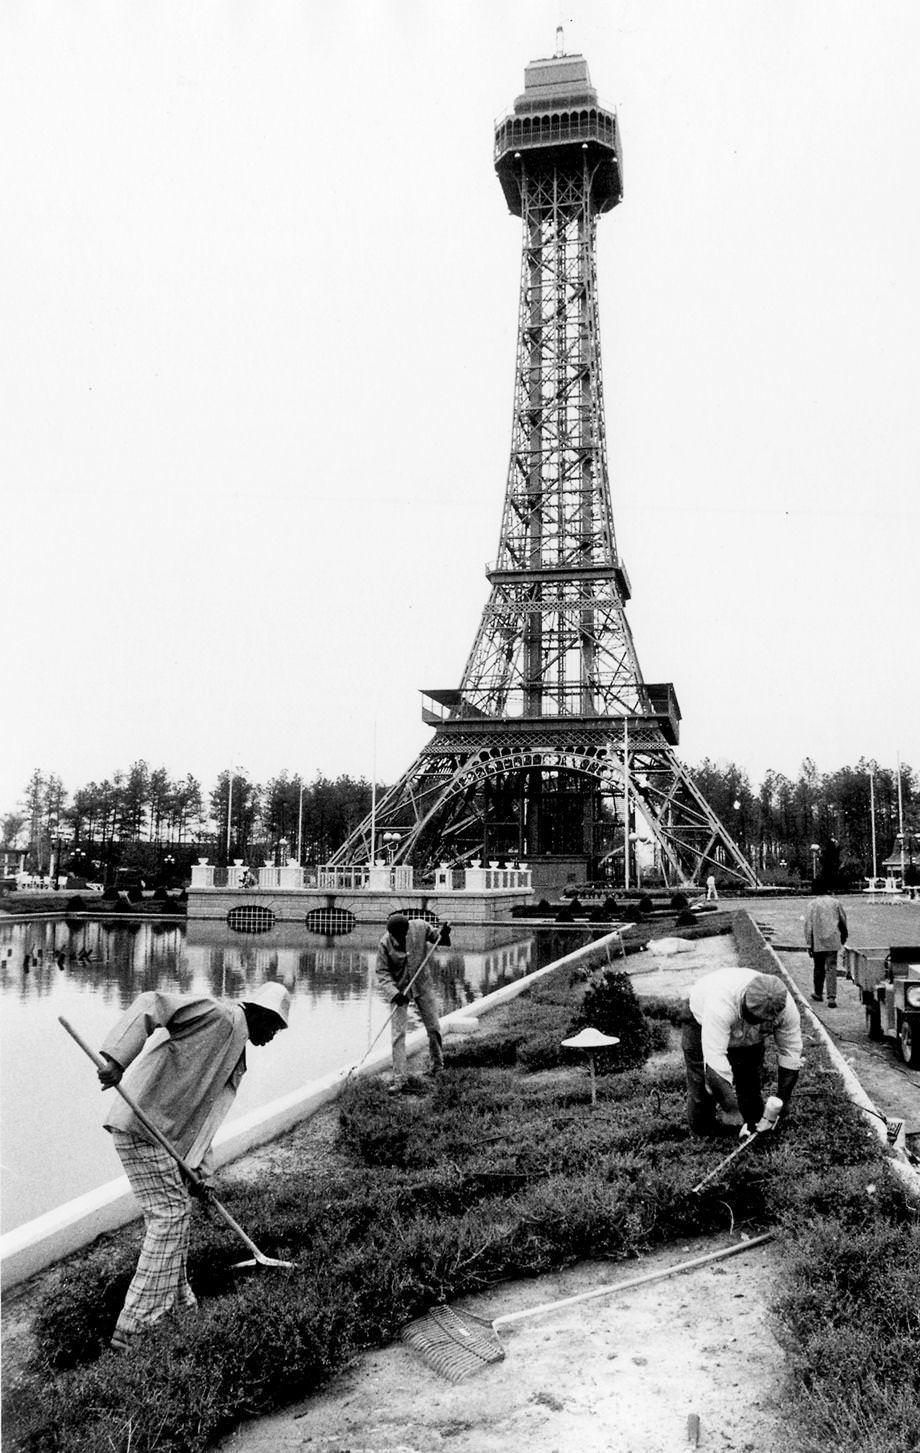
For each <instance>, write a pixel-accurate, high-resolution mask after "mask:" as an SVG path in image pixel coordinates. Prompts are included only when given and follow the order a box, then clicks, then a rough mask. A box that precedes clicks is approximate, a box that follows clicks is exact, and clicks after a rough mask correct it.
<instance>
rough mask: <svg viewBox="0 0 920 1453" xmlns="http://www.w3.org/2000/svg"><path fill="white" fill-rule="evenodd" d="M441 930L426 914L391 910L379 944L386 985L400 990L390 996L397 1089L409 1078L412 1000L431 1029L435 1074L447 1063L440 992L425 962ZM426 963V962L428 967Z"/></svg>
mask: <svg viewBox="0 0 920 1453" xmlns="http://www.w3.org/2000/svg"><path fill="white" fill-rule="evenodd" d="M441 932H442V931H441V930H440V929H438V928H436V927H435V926H434V925H433V924H431V923H429V922H428V921H427V919H425V918H407V916H406V915H405V914H404V913H391V914H390V916H389V918H388V919H387V931H386V933H385V934H384V935H383V937H382V938H381V939H380V942H379V943H378V945H377V973H378V976H379V977H380V979H381V982H382V983H383V985H384V987H385V988H387V989H388V990H389V989H395V990H396V992H395V994H394V995H393V997H392V999H391V1000H390V1003H391V1005H392V1006H393V1017H392V1020H391V1026H392V1042H393V1081H392V1085H391V1089H393V1090H399V1089H401V1088H402V1085H403V1084H404V1083H405V1079H406V1030H407V1028H408V1024H409V1005H410V1004H414V1005H415V1007H416V1009H417V1011H418V1015H419V1018H420V1019H421V1021H422V1023H423V1024H424V1026H425V1029H426V1030H427V1031H428V1053H429V1068H430V1072H431V1074H433V1075H437V1074H438V1073H439V1072H440V1070H441V1069H442V1068H443V1066H444V1054H443V1050H442V1047H441V1025H440V1021H439V1019H438V1004H437V996H436V994H435V989H434V984H433V983H432V979H431V970H430V968H429V967H428V964H427V963H426V962H425V961H426V959H427V958H428V955H429V954H430V951H431V949H432V948H433V947H434V945H435V944H437V943H440V941H441ZM429 962H430V960H429ZM422 964H425V967H424V968H422Z"/></svg>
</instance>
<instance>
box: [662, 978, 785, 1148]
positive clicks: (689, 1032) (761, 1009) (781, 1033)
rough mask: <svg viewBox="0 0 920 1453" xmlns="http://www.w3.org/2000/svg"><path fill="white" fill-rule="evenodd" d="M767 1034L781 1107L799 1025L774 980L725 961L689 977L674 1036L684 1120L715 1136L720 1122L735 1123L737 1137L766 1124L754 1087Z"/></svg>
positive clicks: (758, 1081)
mask: <svg viewBox="0 0 920 1453" xmlns="http://www.w3.org/2000/svg"><path fill="white" fill-rule="evenodd" d="M768 1034H772V1036H773V1040H774V1043H775V1046H776V1058H777V1061H778V1064H779V1071H778V1084H777V1094H778V1096H779V1098H780V1099H781V1100H782V1102H783V1109H784V1110H785V1108H786V1106H787V1105H788V1104H789V1099H790V1096H791V1095H792V1091H793V1089H794V1088H795V1082H796V1080H797V1079H798V1077H799V1069H800V1068H801V1064H802V1027H801V1023H800V1020H799V1011H798V1009H797V1008H796V1006H795V1004H794V1003H793V1000H792V996H791V995H790V994H789V993H788V992H787V990H786V987H785V985H784V984H783V982H782V980H781V979H779V978H778V977H777V976H776V975H775V974H756V973H754V972H753V971H752V970H750V969H735V968H728V969H716V970H715V971H714V972H713V973H711V974H705V975H704V976H703V978H702V979H698V980H697V982H696V983H695V984H694V986H693V988H692V989H691V990H690V997H689V999H688V1001H687V1003H686V1004H685V1006H684V1025H683V1034H682V1041H681V1042H682V1048H683V1052H684V1067H685V1070H686V1077H687V1119H688V1121H689V1123H690V1129H691V1130H692V1131H693V1133H694V1134H695V1135H717V1134H719V1133H720V1131H721V1130H723V1129H724V1128H725V1127H726V1126H736V1125H740V1126H741V1138H742V1139H743V1138H744V1137H745V1136H746V1135H749V1134H753V1132H754V1131H755V1130H759V1131H761V1132H763V1131H765V1130H769V1129H771V1128H772V1125H773V1123H774V1122H773V1121H769V1122H767V1121H766V1120H765V1119H764V1113H763V1112H764V1100H763V1094H762V1090H761V1072H762V1070H763V1061H764V1048H765V1041H766V1037H767V1035H768ZM719 1111H721V1112H722V1117H723V1118H722V1119H721V1120H720V1117H719V1113H718V1112H719ZM780 1118H781V1117H780Z"/></svg>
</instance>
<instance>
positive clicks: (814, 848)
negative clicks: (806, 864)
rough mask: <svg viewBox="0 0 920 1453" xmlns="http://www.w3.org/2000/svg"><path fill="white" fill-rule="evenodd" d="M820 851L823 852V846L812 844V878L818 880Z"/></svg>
mask: <svg viewBox="0 0 920 1453" xmlns="http://www.w3.org/2000/svg"><path fill="white" fill-rule="evenodd" d="M820 851H821V845H820V843H812V845H811V876H812V877H813V878H817V876H818V854H819V853H820Z"/></svg>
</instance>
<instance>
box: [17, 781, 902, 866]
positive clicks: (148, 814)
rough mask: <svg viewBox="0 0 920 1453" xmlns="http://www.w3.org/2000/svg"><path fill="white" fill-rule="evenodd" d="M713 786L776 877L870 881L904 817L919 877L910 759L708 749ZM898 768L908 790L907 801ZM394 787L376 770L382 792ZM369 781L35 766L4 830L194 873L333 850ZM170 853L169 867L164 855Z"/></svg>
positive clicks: (34, 844) (757, 858)
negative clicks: (756, 763) (67, 776)
mask: <svg viewBox="0 0 920 1453" xmlns="http://www.w3.org/2000/svg"><path fill="white" fill-rule="evenodd" d="M692 771H693V777H694V779H695V781H696V783H697V785H698V786H699V788H700V790H701V791H702V793H703V795H704V797H705V798H706V800H707V801H708V803H709V804H710V806H711V807H712V808H713V810H714V811H715V813H716V815H717V816H718V817H719V819H720V821H721V822H722V823H723V825H724V826H725V827H726V828H727V829H728V831H729V832H730V834H731V836H732V837H733V838H734V840H735V842H736V843H737V844H738V846H739V847H740V848H741V850H742V852H744V853H745V855H746V856H747V857H748V859H749V861H750V862H751V863H752V865H753V866H754V868H755V870H756V872H757V874H758V877H759V878H760V879H761V880H762V881H763V882H766V883H790V884H793V883H797V882H803V881H807V880H810V879H811V878H812V877H813V876H815V873H816V872H818V871H821V872H823V873H824V874H826V875H828V876H830V877H832V878H833V879H834V881H836V882H837V883H839V884H845V883H852V884H853V885H854V886H862V883H861V879H862V878H863V877H865V876H867V875H868V874H870V873H871V872H872V871H873V828H874V834H875V859H874V860H875V865H876V867H877V869H878V871H879V872H881V871H882V863H883V862H884V859H885V858H886V857H888V856H889V854H891V853H892V851H895V852H897V851H898V850H899V847H900V843H899V839H898V833H899V831H900V823H901V821H902V820H903V824H904V844H905V863H906V866H907V868H908V873H907V876H908V880H909V881H920V784H918V782H917V780H916V778H915V776H914V774H913V772H912V770H911V768H910V767H909V766H907V765H905V764H902V765H901V768H900V773H899V772H898V770H897V769H896V768H892V767H884V766H880V765H879V764H878V763H877V762H874V761H870V760H867V759H865V758H860V760H859V761H858V762H857V763H856V765H855V767H840V768H838V769H837V770H836V771H834V772H825V773H822V772H819V771H818V769H817V767H816V765H815V763H814V762H813V761H812V760H811V758H808V757H806V759H805V761H804V762H803V763H802V766H801V769H800V771H799V775H798V777H797V778H796V779H795V780H793V779H791V778H789V777H786V776H784V775H783V773H781V772H774V771H768V772H767V773H766V774H765V776H764V778H763V781H762V782H761V783H760V784H759V785H758V786H756V787H755V786H754V785H753V784H752V783H751V780H750V778H749V776H748V774H747V773H746V772H745V771H744V769H743V768H741V767H739V766H737V765H736V764H735V763H733V762H729V763H724V762H712V761H710V760H709V759H708V758H706V759H704V760H703V761H702V762H701V763H700V764H699V765H698V766H697V767H695V768H693V769H692ZM899 781H900V801H899ZM384 790H385V789H384V787H383V786H382V785H381V784H378V787H377V793H378V797H379V796H382V794H383V792H384ZM371 795H372V789H371V784H370V782H368V781H367V780H366V779H365V778H363V777H361V778H355V777H350V776H347V775H343V776H339V777H336V778H334V779H331V778H329V777H325V776H322V775H320V774H317V775H316V776H315V777H314V778H313V779H312V780H311V781H308V780H306V779H304V778H302V777H300V776H299V775H294V776H290V775H289V774H288V773H287V772H281V773H280V774H279V775H278V776H276V777H273V778H271V779H270V780H269V781H268V782H266V783H264V784H261V783H258V782H254V781H253V780H252V779H251V778H250V777H249V776H248V774H247V773H246V772H245V771H242V770H241V771H234V772H233V773H232V774H231V773H230V772H229V771H224V772H222V773H221V774H220V775H219V777H218V778H217V781H216V782H215V784H214V786H213V787H212V788H211V790H210V791H209V792H206V791H205V790H204V789H203V788H202V786H201V784H200V782H198V780H197V779H196V778H195V777H193V776H191V774H189V775H187V776H185V777H182V778H178V779H174V778H171V777H170V776H169V774H168V773H167V771H166V769H165V768H163V767H156V768H151V767H149V766H148V764H147V763H146V762H144V761H138V762H134V763H133V764H132V765H131V767H129V768H128V770H127V771H118V772H115V773H113V775H112V777H111V779H108V778H107V779H106V780H105V781H103V782H89V783H87V784H85V785H84V786H82V787H78V788H77V789H76V790H75V791H74V792H73V793H68V792H67V791H66V790H65V788H64V784H63V783H62V781H61V779H60V777H58V776H57V775H55V774H54V773H44V772H42V771H41V770H39V769H36V770H35V771H34V772H33V773H32V775H31V777H30V779H29V781H28V783H27V785H26V788H25V791H24V793H23V797H22V801H21V804H20V808H19V810H18V811H13V812H10V813H7V814H6V815H5V816H3V817H0V828H2V833H3V842H4V844H10V845H12V844H13V843H14V842H16V841H17V840H18V841H23V839H27V840H28V844H29V858H28V864H27V865H28V866H29V868H30V869H31V870H32V871H33V872H37V873H42V872H48V871H49V869H50V865H51V863H52V861H54V862H55V864H56V866H57V869H58V871H63V870H70V871H71V872H79V871H82V873H83V876H86V877H92V876H93V871H91V870H92V869H93V868H94V865H95V868H96V869H101V871H102V873H103V875H104V874H106V873H109V874H111V872H112V870H113V869H114V867H116V866H132V867H140V868H142V869H146V870H147V871H148V873H154V872H161V873H162V874H163V876H164V877H167V876H169V875H170V873H171V874H172V875H173V876H180V875H187V870H188V866H189V865H190V864H191V863H192V862H193V861H194V860H195V858H196V856H208V857H210V859H211V861H212V862H219V863H225V862H228V861H232V860H233V859H234V858H243V859H244V860H245V861H247V862H250V863H252V864H253V865H256V866H258V865H259V864H260V863H263V862H280V861H281V860H282V859H283V858H285V857H287V856H292V857H296V856H298V849H299V857H300V860H301V862H303V863H313V864H315V863H323V862H326V861H328V859H329V858H330V857H331V856H332V854H333V853H334V852H335V850H336V848H337V847H339V846H340V844H341V843H342V842H344V840H345V838H346V837H347V836H348V835H349V833H350V832H351V831H352V830H353V828H355V827H356V826H357V825H358V823H359V822H360V821H361V820H362V819H363V818H364V817H366V815H367V813H368V812H369V811H370V807H371ZM164 863H165V864H167V865H168V866H167V868H166V869H164V867H163V865H164Z"/></svg>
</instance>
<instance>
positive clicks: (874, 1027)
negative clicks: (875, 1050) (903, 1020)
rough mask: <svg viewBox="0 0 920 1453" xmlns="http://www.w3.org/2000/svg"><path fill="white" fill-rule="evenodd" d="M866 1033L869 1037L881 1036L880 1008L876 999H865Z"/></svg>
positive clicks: (878, 1037) (879, 1037)
mask: <svg viewBox="0 0 920 1453" xmlns="http://www.w3.org/2000/svg"><path fill="white" fill-rule="evenodd" d="M866 1033H867V1034H868V1036H869V1038H870V1039H881V1038H882V1008H881V1005H880V1004H879V1002H878V1000H877V999H869V1000H867V1001H866Z"/></svg>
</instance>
